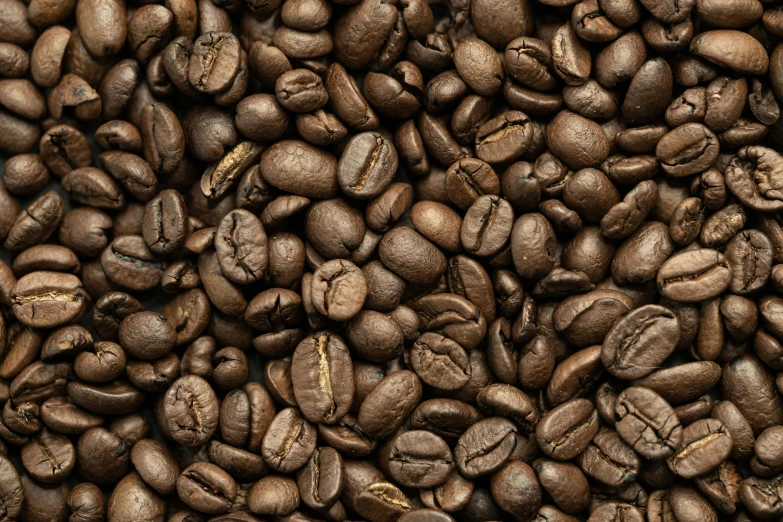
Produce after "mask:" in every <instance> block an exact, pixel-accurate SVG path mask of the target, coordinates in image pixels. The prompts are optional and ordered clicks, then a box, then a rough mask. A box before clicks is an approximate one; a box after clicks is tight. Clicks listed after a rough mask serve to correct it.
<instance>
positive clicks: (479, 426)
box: [454, 417, 519, 478]
mask: <svg viewBox="0 0 783 522" xmlns="http://www.w3.org/2000/svg"><path fill="white" fill-rule="evenodd" d="M518 437H519V435H518V434H517V429H516V427H515V426H514V424H513V423H512V422H510V421H508V420H506V419H504V418H502V417H490V418H487V419H484V420H481V421H479V422H477V423H475V424H473V425H472V426H471V427H470V428H468V429H467V430H466V431H465V433H464V434H463V435H462V436H461V437H460V438H459V440H458V441H457V445H456V446H455V448H454V462H455V463H456V465H457V469H458V470H459V471H460V473H461V474H462V475H463V476H465V477H467V478H476V477H480V476H484V475H489V474H491V473H493V472H495V471H497V470H498V469H500V468H501V467H502V466H503V465H504V464H505V462H506V461H507V460H508V459H509V457H510V456H511V454H512V453H513V451H514V449H515V448H516V446H517V439H518Z"/></svg>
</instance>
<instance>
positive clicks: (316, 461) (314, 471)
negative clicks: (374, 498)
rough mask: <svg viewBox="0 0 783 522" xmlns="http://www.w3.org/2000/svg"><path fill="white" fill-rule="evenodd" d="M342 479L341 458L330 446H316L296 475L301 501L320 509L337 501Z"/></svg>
mask: <svg viewBox="0 0 783 522" xmlns="http://www.w3.org/2000/svg"><path fill="white" fill-rule="evenodd" d="M344 480H345V465H344V464H343V459H342V457H341V456H340V454H339V453H338V452H337V450H335V449H334V448H332V447H331V446H324V447H321V448H316V449H315V451H314V452H313V454H312V456H311V457H310V460H308V461H307V464H306V465H305V467H303V468H302V469H301V470H299V473H297V475H296V484H297V486H298V489H299V495H300V496H301V499H302V502H304V503H305V504H306V505H307V506H308V507H310V508H312V509H322V508H324V507H326V506H329V505H331V504H333V503H334V502H335V501H337V499H338V498H339V496H340V493H341V492H342V488H343V483H344Z"/></svg>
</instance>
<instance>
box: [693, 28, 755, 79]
mask: <svg viewBox="0 0 783 522" xmlns="http://www.w3.org/2000/svg"><path fill="white" fill-rule="evenodd" d="M726 45H729V46H732V47H734V48H736V49H737V52H736V53H735V54H734V55H732V56H723V55H721V54H720V52H718V49H720V48H723V47H724V46H726ZM690 50H691V52H692V53H693V54H695V55H697V56H701V57H702V58H705V59H707V60H708V61H710V62H713V63H715V64H717V65H719V66H721V67H727V68H729V69H732V70H734V71H736V72H739V73H744V74H752V75H757V74H764V73H765V72H766V71H767V68H768V66H769V58H768V56H767V53H766V51H765V50H764V48H763V46H762V45H761V44H760V43H759V41H758V40H756V39H755V38H753V37H752V36H751V35H749V34H747V33H743V32H740V31H734V30H727V29H723V30H716V31H707V32H705V33H702V34H700V35H698V36H697V37H696V38H694V39H693V41H692V42H691V45H690Z"/></svg>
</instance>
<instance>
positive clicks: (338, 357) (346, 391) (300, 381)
mask: <svg viewBox="0 0 783 522" xmlns="http://www.w3.org/2000/svg"><path fill="white" fill-rule="evenodd" d="M291 378H292V382H293V387H294V394H295V395H296V398H297V403H298V404H300V405H301V406H300V407H301V409H302V414H303V415H304V416H305V417H306V418H307V419H308V420H310V421H311V422H315V423H316V424H320V423H326V424H334V423H335V422H337V421H338V420H340V419H341V418H342V417H343V416H344V415H345V413H347V411H348V409H349V408H350V407H351V402H352V400H353V394H354V387H353V384H354V383H353V366H352V363H351V359H350V357H349V355H348V348H347V347H346V346H345V344H344V343H343V342H342V340H341V339H340V338H339V337H336V336H333V335H330V334H327V333H321V334H315V335H312V336H310V337H307V338H305V339H304V340H303V341H302V342H301V343H299V345H298V346H297V348H296V351H294V354H293V358H292V361H291Z"/></svg>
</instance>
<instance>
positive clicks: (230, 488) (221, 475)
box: [177, 462, 237, 515]
mask: <svg viewBox="0 0 783 522" xmlns="http://www.w3.org/2000/svg"><path fill="white" fill-rule="evenodd" d="M177 493H178V494H179V497H180V498H181V499H182V500H183V502H185V503H186V504H188V505H189V506H190V507H192V508H194V509H196V510H198V511H201V512H202V513H209V514H211V515H215V514H220V513H225V512H226V511H228V510H229V509H231V507H232V505H233V503H234V500H235V499H236V496H237V484H236V482H235V481H234V479H233V478H231V475H229V474H228V473H226V472H225V471H224V470H223V469H221V468H219V467H218V466H216V465H214V464H211V463H209V462H197V463H196V464H191V465H190V466H188V467H187V468H185V470H184V471H183V472H182V474H181V475H180V476H179V478H177Z"/></svg>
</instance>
